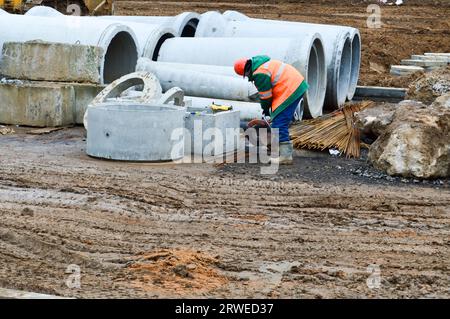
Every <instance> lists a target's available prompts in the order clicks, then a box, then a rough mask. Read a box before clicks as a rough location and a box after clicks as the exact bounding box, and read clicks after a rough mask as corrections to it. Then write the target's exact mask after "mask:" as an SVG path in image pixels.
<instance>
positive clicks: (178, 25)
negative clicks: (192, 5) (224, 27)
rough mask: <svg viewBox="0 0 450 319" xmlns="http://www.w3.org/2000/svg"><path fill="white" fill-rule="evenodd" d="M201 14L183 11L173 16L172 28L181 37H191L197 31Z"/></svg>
mask: <svg viewBox="0 0 450 319" xmlns="http://www.w3.org/2000/svg"><path fill="white" fill-rule="evenodd" d="M200 18H201V15H200V14H199V13H196V12H183V13H181V14H179V15H177V16H175V21H174V23H173V25H172V28H174V29H175V31H176V32H177V33H178V35H179V36H180V37H183V38H193V37H195V33H196V32H197V27H198V24H199V22H200Z"/></svg>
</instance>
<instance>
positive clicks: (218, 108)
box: [211, 103, 233, 112]
mask: <svg viewBox="0 0 450 319" xmlns="http://www.w3.org/2000/svg"><path fill="white" fill-rule="evenodd" d="M232 109H233V107H232V106H231V105H219V104H214V103H213V104H211V110H213V112H223V111H231V110H232Z"/></svg>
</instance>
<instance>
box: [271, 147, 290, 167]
mask: <svg viewBox="0 0 450 319" xmlns="http://www.w3.org/2000/svg"><path fill="white" fill-rule="evenodd" d="M293 151H294V149H293V147H292V142H291V141H288V142H281V143H280V155H279V156H278V157H272V158H271V159H270V163H271V164H278V165H292V163H293V162H294V159H293V157H292V153H293Z"/></svg>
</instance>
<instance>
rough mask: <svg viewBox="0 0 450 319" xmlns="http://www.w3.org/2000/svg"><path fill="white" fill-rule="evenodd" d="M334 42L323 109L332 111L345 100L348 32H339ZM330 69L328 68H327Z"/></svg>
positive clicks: (348, 51)
mask: <svg viewBox="0 0 450 319" xmlns="http://www.w3.org/2000/svg"><path fill="white" fill-rule="evenodd" d="M336 41H338V43H339V44H340V45H336V46H335V50H334V52H333V58H332V61H333V63H332V66H331V70H329V73H328V85H327V98H326V103H325V109H326V110H328V111H334V110H336V109H337V108H339V106H341V105H343V104H344V103H345V102H346V100H347V94H348V87H349V84H350V68H351V65H350V64H351V40H350V33H349V32H341V33H340V34H339V35H338V36H337V38H336ZM329 69H330V68H329Z"/></svg>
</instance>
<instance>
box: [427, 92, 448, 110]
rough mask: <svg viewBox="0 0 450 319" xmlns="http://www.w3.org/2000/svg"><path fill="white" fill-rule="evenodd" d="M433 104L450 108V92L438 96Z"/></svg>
mask: <svg viewBox="0 0 450 319" xmlns="http://www.w3.org/2000/svg"><path fill="white" fill-rule="evenodd" d="M431 106H433V107H443V108H447V109H450V92H449V93H446V94H444V95H442V96H440V97H438V98H437V99H436V100H435V101H434V102H433V104H431Z"/></svg>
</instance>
